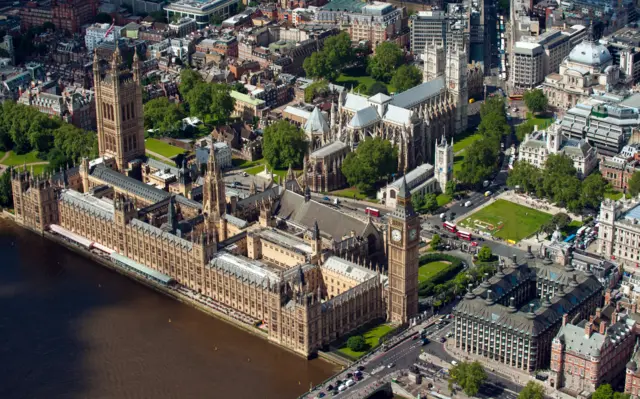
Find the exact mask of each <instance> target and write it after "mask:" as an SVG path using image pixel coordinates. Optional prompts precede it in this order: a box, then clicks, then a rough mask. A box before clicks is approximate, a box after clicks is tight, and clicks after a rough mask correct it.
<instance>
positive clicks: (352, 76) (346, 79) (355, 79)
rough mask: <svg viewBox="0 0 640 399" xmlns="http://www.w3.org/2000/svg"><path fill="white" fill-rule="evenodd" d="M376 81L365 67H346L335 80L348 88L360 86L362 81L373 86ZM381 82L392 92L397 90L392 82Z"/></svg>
mask: <svg viewBox="0 0 640 399" xmlns="http://www.w3.org/2000/svg"><path fill="white" fill-rule="evenodd" d="M375 82H376V80H375V79H374V78H372V77H371V76H369V75H368V74H367V72H366V71H365V69H364V68H349V69H345V70H344V71H342V73H341V74H340V76H338V79H336V81H335V83H337V84H339V85H342V86H345V87H346V88H347V89H351V88H352V87H353V88H354V89H355V88H356V86H358V85H359V84H361V83H363V84H365V85H367V87H371V85H372V84H374V83H375ZM380 83H382V84H384V85H386V86H387V89H388V90H389V93H392V92H394V91H395V88H394V87H393V86H391V85H390V84H386V83H384V82H380ZM362 94H366V93H362Z"/></svg>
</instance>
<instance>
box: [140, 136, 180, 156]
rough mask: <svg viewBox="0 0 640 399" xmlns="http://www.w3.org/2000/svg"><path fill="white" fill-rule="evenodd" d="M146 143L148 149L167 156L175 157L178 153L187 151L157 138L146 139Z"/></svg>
mask: <svg viewBox="0 0 640 399" xmlns="http://www.w3.org/2000/svg"><path fill="white" fill-rule="evenodd" d="M144 145H145V148H146V149H147V150H149V151H152V152H155V153H156V154H160V155H162V156H163V157H166V158H173V157H175V156H176V155H178V154H182V153H184V152H186V151H185V150H183V149H182V148H180V147H176V146H175V145H171V144H167V143H165V142H164V141H160V140H157V139H146V140H145V142H144Z"/></svg>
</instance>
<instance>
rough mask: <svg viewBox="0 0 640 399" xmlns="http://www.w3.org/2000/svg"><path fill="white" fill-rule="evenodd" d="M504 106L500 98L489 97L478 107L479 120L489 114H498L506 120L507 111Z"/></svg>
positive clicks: (502, 99)
mask: <svg viewBox="0 0 640 399" xmlns="http://www.w3.org/2000/svg"><path fill="white" fill-rule="evenodd" d="M505 106H506V105H505V103H504V98H503V97H502V96H491V97H489V98H488V99H487V100H486V101H485V102H484V103H483V104H482V105H481V106H480V118H484V117H485V116H487V115H489V114H498V115H502V116H503V117H504V118H505V119H506V117H507V111H505Z"/></svg>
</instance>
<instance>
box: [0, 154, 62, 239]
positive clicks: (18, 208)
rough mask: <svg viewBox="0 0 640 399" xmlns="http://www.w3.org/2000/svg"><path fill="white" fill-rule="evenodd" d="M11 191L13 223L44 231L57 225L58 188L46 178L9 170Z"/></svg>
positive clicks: (25, 170) (25, 171)
mask: <svg viewBox="0 0 640 399" xmlns="http://www.w3.org/2000/svg"><path fill="white" fill-rule="evenodd" d="M11 189H12V193H13V207H14V211H15V221H16V222H17V223H18V224H20V225H22V226H26V227H28V228H31V229H32V230H36V231H40V232H42V231H44V230H45V229H46V228H47V227H48V226H49V225H51V224H55V223H58V218H59V216H58V191H59V190H58V187H57V186H56V185H55V184H53V183H52V181H51V179H50V178H49V177H48V176H36V175H35V174H34V173H33V166H32V167H31V171H30V172H28V171H27V167H26V166H25V167H24V169H23V170H22V171H19V170H17V169H12V170H11Z"/></svg>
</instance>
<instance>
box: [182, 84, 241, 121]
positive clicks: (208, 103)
mask: <svg viewBox="0 0 640 399" xmlns="http://www.w3.org/2000/svg"><path fill="white" fill-rule="evenodd" d="M182 84H183V83H182V82H181V86H182ZM230 93H231V90H230V88H229V86H227V85H226V84H223V83H205V82H202V81H197V82H195V85H194V86H193V87H192V88H191V89H190V90H188V91H186V94H184V99H185V101H186V103H187V105H188V107H189V114H190V115H191V116H197V117H198V118H200V120H201V121H203V122H204V123H205V124H207V125H215V126H217V125H220V124H223V123H225V122H227V121H228V120H229V118H230V116H231V113H232V112H233V109H234V104H235V100H234V99H233V98H232V97H231V94H230Z"/></svg>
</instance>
